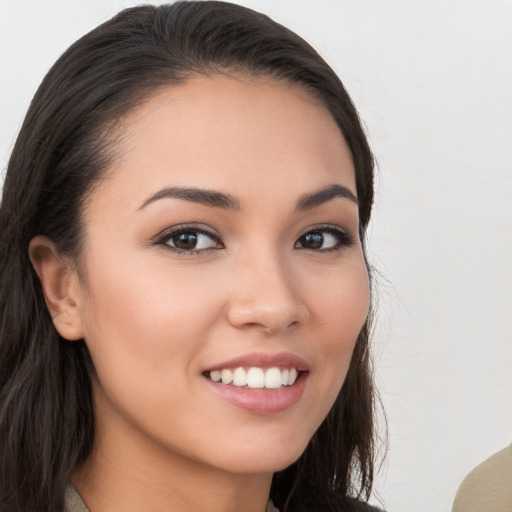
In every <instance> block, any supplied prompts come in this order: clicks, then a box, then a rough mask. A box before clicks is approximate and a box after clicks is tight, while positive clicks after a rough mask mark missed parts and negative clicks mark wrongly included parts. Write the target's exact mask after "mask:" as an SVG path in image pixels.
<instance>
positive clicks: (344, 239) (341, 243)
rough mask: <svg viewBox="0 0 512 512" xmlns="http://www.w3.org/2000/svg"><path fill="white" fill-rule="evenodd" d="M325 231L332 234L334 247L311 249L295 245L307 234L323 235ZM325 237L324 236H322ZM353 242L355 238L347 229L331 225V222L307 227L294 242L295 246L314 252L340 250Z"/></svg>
mask: <svg viewBox="0 0 512 512" xmlns="http://www.w3.org/2000/svg"><path fill="white" fill-rule="evenodd" d="M325 233H327V234H329V235H331V236H333V237H334V238H335V239H336V244H335V246H334V247H329V248H327V249H311V248H308V247H297V243H299V241H300V240H301V239H304V238H305V237H306V236H308V235H316V234H320V235H324V234H325ZM323 238H324V239H325V237H323ZM354 244H355V238H354V236H353V235H352V234H351V233H349V232H348V231H345V230H344V229H342V228H340V227H339V226H333V225H332V224H324V225H320V226H315V227H314V228H308V230H307V231H305V232H304V233H302V234H301V235H300V236H299V238H298V239H297V241H296V242H295V247H296V248H298V249H303V250H310V251H314V252H334V251H341V250H343V249H345V248H346V247H350V246H352V245H354Z"/></svg>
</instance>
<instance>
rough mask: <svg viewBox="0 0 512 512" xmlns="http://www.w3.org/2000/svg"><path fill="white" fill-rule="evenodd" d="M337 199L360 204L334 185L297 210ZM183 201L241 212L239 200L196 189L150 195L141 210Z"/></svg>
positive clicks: (314, 194)
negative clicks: (148, 206) (164, 203)
mask: <svg viewBox="0 0 512 512" xmlns="http://www.w3.org/2000/svg"><path fill="white" fill-rule="evenodd" d="M336 197H341V198H344V199H348V200H350V201H352V202H353V203H356V204H359V202H358V200H357V198H356V196H355V195H354V194H353V193H352V191H350V190H349V189H348V188H347V187H344V186H343V185H339V184H337V183H334V184H332V185H328V186H327V187H325V188H323V189H320V190H317V191H316V192H312V193H308V194H304V195H303V196H301V197H300V198H299V200H298V201H297V206H296V207H295V210H297V211H304V210H309V209H311V208H315V207H316V206H320V205H321V204H324V203H326V202H328V201H331V200H332V199H334V198H336ZM167 198H171V199H182V200H185V201H191V202H193V203H199V204H203V205H205V206H210V207H213V208H222V209H225V210H236V211H239V210H241V209H242V208H241V206H240V202H239V201H238V199H236V198H234V197H233V196H230V195H229V194H224V193H222V192H217V191H215V190H205V189H201V188H194V187H166V188H163V189H161V190H159V191H158V192H155V193H154V194H152V195H150V196H149V197H148V198H147V199H146V200H145V201H144V202H143V203H142V205H141V206H140V207H139V210H142V209H143V208H145V207H146V206H147V205H148V204H151V203H153V202H155V201H158V200H160V199H167Z"/></svg>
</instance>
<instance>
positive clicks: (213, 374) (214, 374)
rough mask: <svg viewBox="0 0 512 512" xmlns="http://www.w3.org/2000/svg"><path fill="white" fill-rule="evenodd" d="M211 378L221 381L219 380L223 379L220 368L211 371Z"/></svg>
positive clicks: (214, 380)
mask: <svg viewBox="0 0 512 512" xmlns="http://www.w3.org/2000/svg"><path fill="white" fill-rule="evenodd" d="M210 379H212V380H213V382H219V380H220V379H222V372H220V371H218V370H214V371H212V372H210Z"/></svg>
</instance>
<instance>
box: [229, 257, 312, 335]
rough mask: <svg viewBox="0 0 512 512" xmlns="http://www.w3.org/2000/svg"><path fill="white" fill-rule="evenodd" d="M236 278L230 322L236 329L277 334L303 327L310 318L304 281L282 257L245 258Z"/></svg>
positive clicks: (231, 302)
mask: <svg viewBox="0 0 512 512" xmlns="http://www.w3.org/2000/svg"><path fill="white" fill-rule="evenodd" d="M232 277H233V281H232V294H231V300H230V303H229V308H228V321H229V322H230V324H231V325H233V326H234V327H236V328H238V329H247V328H253V329H259V330H261V331H262V332H264V333H265V334H273V333H277V332H280V331H285V330H288V329H292V328H296V327H298V326H299V325H303V324H304V323H305V322H306V321H307V319H308V318H309V310H308V308H307V307H306V305H305V303H304V301H303V300H302V295H301V290H300V282H299V281H298V280H297V276H296V275H294V272H293V270H292V267H291V265H289V264H287V263H286V262H285V261H283V258H280V257H279V255H278V254H272V253H270V252H266V253H265V254H262V251H258V254H257V255H256V254H253V255H252V257H245V258H241V261H240V262H239V263H237V266H236V269H235V271H234V272H233V273H232Z"/></svg>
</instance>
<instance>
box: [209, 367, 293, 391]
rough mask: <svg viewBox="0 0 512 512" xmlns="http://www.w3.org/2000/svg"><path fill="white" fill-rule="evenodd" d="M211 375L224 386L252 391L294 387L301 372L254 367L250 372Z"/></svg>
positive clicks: (241, 371)
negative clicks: (229, 385) (245, 387)
mask: <svg viewBox="0 0 512 512" xmlns="http://www.w3.org/2000/svg"><path fill="white" fill-rule="evenodd" d="M209 375H210V379H211V380H213V381H214V382H220V381H222V384H231V385H233V386H237V387H244V386H247V387H248V388H251V389H262V388H266V389H279V388H281V387H283V386H292V385H293V384H294V383H295V381H296V380H297V377H298V375H299V372H298V371H297V369H296V368H290V369H288V368H285V369H283V370H281V369H279V368H277V367H273V368H268V369H267V370H263V368H258V367H252V368H249V370H248V371H245V370H244V369H243V368H235V369H234V370H230V369H227V368H226V369H224V370H212V371H210V374H209Z"/></svg>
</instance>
